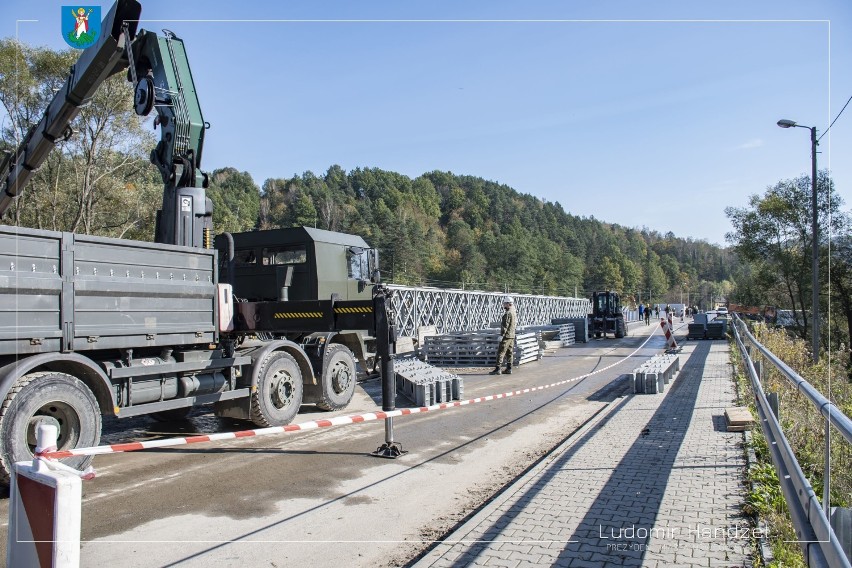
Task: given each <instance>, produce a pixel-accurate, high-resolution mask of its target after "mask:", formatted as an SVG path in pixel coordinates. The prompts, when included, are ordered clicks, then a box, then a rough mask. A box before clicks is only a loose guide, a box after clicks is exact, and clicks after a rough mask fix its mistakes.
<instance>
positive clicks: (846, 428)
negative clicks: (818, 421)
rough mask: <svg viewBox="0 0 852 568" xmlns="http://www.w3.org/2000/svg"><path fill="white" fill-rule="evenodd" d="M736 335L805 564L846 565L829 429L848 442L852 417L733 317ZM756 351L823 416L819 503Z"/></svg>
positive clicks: (737, 317)
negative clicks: (833, 507)
mask: <svg viewBox="0 0 852 568" xmlns="http://www.w3.org/2000/svg"><path fill="white" fill-rule="evenodd" d="M733 330H734V336H735V338H736V341H737V346H738V347H739V349H740V353H741V354H742V358H743V363H744V365H745V368H746V372H747V373H748V376H749V380H750V382H751V385H752V390H753V392H754V396H755V401H756V403H757V412H758V415H759V417H760V423H761V430H762V431H763V435H764V436H765V437H766V441H767V442H768V445H769V450H770V452H771V456H772V462H773V464H774V465H775V470H776V471H777V473H778V479H779V481H780V483H781V490H782V492H783V494H784V499H785V501H786V502H787V505H788V508H789V509H790V518H791V520H792V521H793V526H794V527H795V530H796V535H797V536H798V538H799V541H798V542H799V545H800V547H801V548H802V552H803V554H804V556H805V560H806V561H807V563H808V566H819V567H822V566H826V567H844V568H848V567H849V566H850V563H849V558H848V557H847V556H846V553H845V552H844V551H843V547H842V545H841V543H840V540H839V539H838V536H837V535H836V534H835V532H834V530H833V528H832V526H831V521H830V520H829V518H830V510H829V507H830V500H829V496H830V494H831V493H830V491H831V469H830V465H831V453H830V448H831V446H830V442H831V428H832V427H833V428H835V429H836V430H837V431H838V432H839V433H840V434H841V435H842V436H843V437H844V438H845V439H846V441H847V442H849V443H852V420H850V419H849V417H848V416H846V415H845V414H843V412H841V411H840V409H838V408H837V407H836V406H835V405H834V404H832V403H831V401H829V400H828V399H827V398H825V397H824V396H823V395H822V394H821V393H820V392H819V391H818V390H816V389H815V388H814V387H813V386H812V385H811V384H810V383H808V382H807V381H806V380H805V379H803V378H802V377H801V376H799V374H798V373H796V372H795V371H793V370H792V369H791V368H790V367H789V366H788V365H787V364H786V363H784V362H783V361H781V359H779V358H778V357H777V356H776V355H775V354H773V353H772V352H771V351H769V350H768V349H767V348H766V347H765V346H763V345H761V344H760V342H758V341H757V339H755V337H754V336H753V335H752V334H751V333H750V332H749V331H748V328H747V326H746V325H745V322H744V321H743V320H742V319H741V318H739V316H736V315H734V326H733ZM753 349H754V350H757V351H758V352H759V353H760V354H761V355H762V356H763V360H765V361H767V362H768V363H769V364H771V365H773V366H774V367H775V368H777V369H778V371H779V372H780V373H781V374H782V375H783V376H784V378H785V379H786V380H787V381H789V382H790V383H791V384H792V385H793V386H795V388H796V389H797V390H798V391H799V392H800V393H802V394H803V395H804V396H805V397H806V398H807V399H808V400H809V401H810V403H811V404H812V405H813V406H814V407H815V408H816V409H817V410H818V411H819V412H820V414H822V416H824V417H825V419H826V421H825V429H826V432H825V434H826V435H825V475H824V480H823V488H824V491H823V500H822V504H820V501H819V499H818V498H817V495H816V493H815V492H814V489H813V487H812V486H811V484H810V482H809V481H808V479H807V477H805V474H804V473H803V472H802V468H801V467H800V466H799V462H798V461H797V460H796V457H795V455H794V454H793V450H792V449H791V448H790V444H789V442H788V441H787V438H786V437H785V435H784V432H783V431H782V429H781V424H780V423H779V421H778V417H777V416H776V414H775V411H773V410H772V406H771V405H770V403H769V400H768V398H767V396H766V394H765V393H764V391H763V387H762V385H761V381H760V375H761V366H762V363H761V362H760V361H757V362H755V361H754V360H753V359H752V350H753Z"/></svg>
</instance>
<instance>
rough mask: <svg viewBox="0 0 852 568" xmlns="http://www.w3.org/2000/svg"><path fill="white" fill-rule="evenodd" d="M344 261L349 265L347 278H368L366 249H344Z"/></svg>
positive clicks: (368, 269)
mask: <svg viewBox="0 0 852 568" xmlns="http://www.w3.org/2000/svg"><path fill="white" fill-rule="evenodd" d="M346 261H347V264H348V265H349V278H355V279H357V280H369V279H370V268H369V266H368V264H367V251H366V250H363V249H356V251H354V252H353V251H352V250H351V249H350V250H348V251H346Z"/></svg>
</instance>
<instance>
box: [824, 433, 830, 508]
mask: <svg viewBox="0 0 852 568" xmlns="http://www.w3.org/2000/svg"><path fill="white" fill-rule="evenodd" d="M822 509H823V511H825V516H826V517H827V516H828V515H829V513H830V511H831V421H830V420H829V419H828V418H826V419H825V471H824V472H823V474H822Z"/></svg>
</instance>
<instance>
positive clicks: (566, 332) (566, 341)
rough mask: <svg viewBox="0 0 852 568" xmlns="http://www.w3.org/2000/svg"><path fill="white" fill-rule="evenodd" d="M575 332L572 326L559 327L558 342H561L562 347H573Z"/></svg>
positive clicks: (568, 324) (565, 324) (564, 324)
mask: <svg viewBox="0 0 852 568" xmlns="http://www.w3.org/2000/svg"><path fill="white" fill-rule="evenodd" d="M574 338H575V330H574V324H570V323H563V324H562V325H560V326H559V341H561V342H562V347H568V346H569V345H574Z"/></svg>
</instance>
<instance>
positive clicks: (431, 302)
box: [388, 284, 591, 337]
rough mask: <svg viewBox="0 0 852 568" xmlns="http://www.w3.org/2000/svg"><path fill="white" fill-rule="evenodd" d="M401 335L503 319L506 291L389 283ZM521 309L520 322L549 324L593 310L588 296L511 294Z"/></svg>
mask: <svg viewBox="0 0 852 568" xmlns="http://www.w3.org/2000/svg"><path fill="white" fill-rule="evenodd" d="M388 287H389V288H390V289H391V290H393V291H394V294H393V296H392V297H391V305H392V306H393V308H394V312H395V314H396V320H395V322H394V323H395V324H396V329H397V334H398V335H400V336H409V337H411V336H414V335H416V333H417V328H418V327H420V326H427V325H434V326H435V327H436V328H437V331H438V333H446V332H449V331H474V330H478V329H486V328H488V326H489V325H490V324H491V323H492V322H495V321H500V316H501V315H502V313H503V310H502V308H501V305H502V302H501V299H502V298H503V296H506V295H507V294H501V293H498V292H473V291H469V290H447V289H443V288H422V287H415V286H401V285H399V284H391V285H389V286H388ZM508 295H509V296H511V297H512V298H513V299H514V300H515V305H516V306H517V309H518V320H519V321H518V325H519V326H525V325H549V324H550V321H551V320H552V319H554V318H566V317H567V318H571V317H575V318H584V317H586V315H587V314H588V313H589V312H590V311H591V302H589V300H588V299H585V298H564V297H561V296H534V295H530V294H508Z"/></svg>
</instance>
